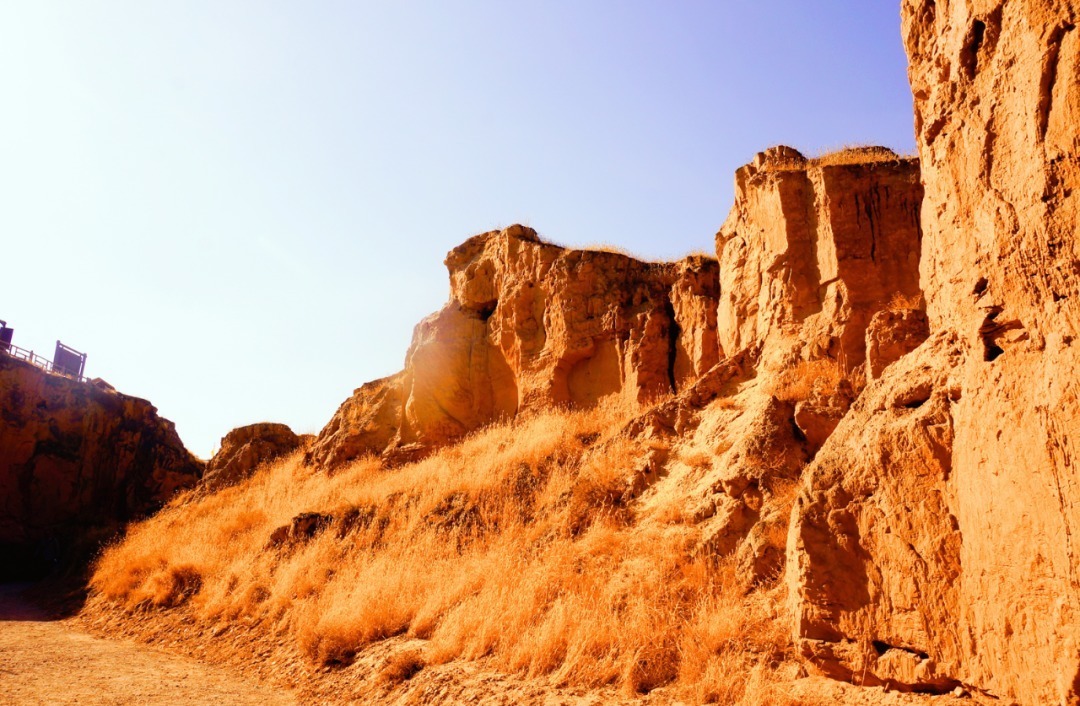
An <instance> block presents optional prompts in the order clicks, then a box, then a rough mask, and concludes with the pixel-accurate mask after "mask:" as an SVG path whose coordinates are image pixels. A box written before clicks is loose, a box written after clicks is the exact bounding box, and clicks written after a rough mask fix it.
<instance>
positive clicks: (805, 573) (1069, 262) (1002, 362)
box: [788, 0, 1080, 704]
mask: <svg viewBox="0 0 1080 706" xmlns="http://www.w3.org/2000/svg"><path fill="white" fill-rule="evenodd" d="M903 6H904V15H903V16H904V39H905V45H906V47H907V51H908V55H909V57H910V62H911V66H910V77H911V83H912V89H913V93H914V96H915V109H916V132H917V137H918V142H919V149H920V155H921V161H922V168H923V179H924V183H925V200H924V203H923V212H922V221H923V231H924V238H923V257H922V261H921V265H920V270H921V281H922V287H923V289H924V291H925V295H926V300H927V307H928V313H929V318H930V329H931V338H930V340H929V341H928V342H927V343H926V344H924V345H923V346H922V347H921V348H919V349H917V350H916V351H915V352H913V353H912V354H910V355H908V356H907V357H905V358H903V359H901V360H900V361H899V362H898V363H896V364H894V365H893V366H892V367H890V368H887V369H885V371H884V372H883V374H882V376H881V379H880V380H879V381H878V382H876V383H875V384H873V385H871V386H870V387H869V388H867V390H866V392H864V394H863V397H862V398H861V399H860V400H859V402H858V403H857V404H856V406H855V408H854V409H853V410H852V412H851V413H850V414H849V415H848V417H847V418H846V419H845V420H844V421H843V422H841V424H840V426H839V427H838V428H837V430H836V432H835V433H834V434H833V436H832V437H831V438H830V440H829V441H828V443H827V444H826V445H825V447H824V448H823V449H822V451H821V453H820V454H819V456H818V457H817V459H815V461H814V463H813V464H811V466H810V467H809V468H808V469H807V471H806V473H805V476H804V477H805V478H806V481H805V485H804V490H803V493H802V495H801V496H800V499H799V501H798V506H797V509H796V512H795V515H794V518H793V524H792V531H791V535H790V536H789V543H788V577H789V581H791V595H792V598H793V604H792V605H793V612H794V616H795V621H796V624H795V628H796V638H797V641H798V643H799V645H800V648H801V649H802V651H803V653H804V654H806V655H807V656H808V657H809V658H810V659H811V660H812V661H813V662H814V663H816V664H817V665H818V666H819V667H820V668H821V669H823V670H825V671H826V672H828V673H831V674H833V675H835V676H840V677H843V678H853V679H866V680H867V681H869V682H870V683H874V682H885V683H891V684H893V685H897V686H901V687H904V688H912V689H920V690H937V689H946V688H949V687H950V686H952V685H954V684H961V685H965V686H966V687H967V688H969V689H970V690H972V691H981V692H984V693H986V694H987V695H989V696H992V697H995V698H998V699H1002V700H1003V701H1004V702H1014V701H1015V702H1019V703H1025V704H1049V703H1077V702H1078V701H1080V579H1078V577H1080V555H1078V554H1077V551H1076V549H1075V548H1074V546H1073V545H1074V544H1075V542H1076V539H1075V537H1076V536H1077V530H1078V528H1080V472H1078V468H1080V441H1078V439H1080V436H1078V434H1077V430H1078V429H1080V375H1078V373H1080V352H1078V348H1077V343H1076V336H1077V332H1078V328H1080V238H1078V237H1077V231H1076V223H1077V217H1078V216H1080V213H1078V208H1077V203H1078V202H1077V198H1080V197H1078V196H1076V195H1075V190H1076V187H1077V186H1080V184H1078V181H1080V163H1078V159H1080V157H1078V154H1080V153H1078V150H1077V147H1078V146H1080V141H1078V139H1077V138H1078V135H1080V132H1078V125H1080V122H1078V121H1080V96H1078V91H1080V81H1078V79H1080V45H1078V43H1077V42H1078V35H1077V33H1076V30H1075V22H1076V19H1077V16H1078V12H1080V3H1077V2H1075V1H1074V0H1056V1H1053V2H1051V1H1050V0H1016V1H1014V2H1005V3H1002V2H980V1H976V0H949V1H945V0H938V2H932V1H931V0H906V1H905V2H904V4H903Z"/></svg>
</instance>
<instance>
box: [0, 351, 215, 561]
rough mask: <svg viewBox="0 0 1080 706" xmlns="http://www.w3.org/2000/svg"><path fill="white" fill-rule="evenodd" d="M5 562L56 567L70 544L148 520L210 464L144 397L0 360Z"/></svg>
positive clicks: (0, 511) (0, 522)
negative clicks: (200, 458) (188, 447)
mask: <svg viewBox="0 0 1080 706" xmlns="http://www.w3.org/2000/svg"><path fill="white" fill-rule="evenodd" d="M0 419H2V420H3V423H2V424H0V553H2V554H3V556H0V566H2V567H3V573H6V574H11V575H14V574H18V573H19V572H20V571H22V570H28V569H33V568H38V567H30V566H28V565H27V562H31V563H33V562H35V561H39V560H42V559H44V560H47V561H52V560H54V559H56V558H58V557H57V553H58V552H59V551H62V549H63V547H62V545H64V544H65V543H66V542H67V541H68V540H70V539H72V538H76V537H80V538H81V537H82V536H83V535H85V534H87V533H92V532H95V531H108V530H109V529H115V528H118V527H119V526H121V525H122V524H123V523H125V522H127V521H129V520H131V519H134V518H137V517H139V516H142V515H145V514H147V513H149V512H151V511H153V510H155V509H157V508H158V507H160V506H161V505H163V504H164V503H165V501H167V500H168V499H169V498H170V497H171V496H172V495H173V494H175V493H176V492H177V491H178V490H181V489H183V488H187V487H190V486H192V485H194V484H195V483H196V482H197V481H198V479H199V477H200V476H201V475H202V463H201V462H200V461H198V460H197V459H196V458H194V457H193V456H192V455H191V454H190V453H188V451H187V450H186V449H185V448H184V446H183V444H182V443H181V442H180V438H179V437H178V436H177V434H176V430H175V428H174V427H173V424H172V422H170V421H168V420H166V419H162V418H160V417H158V416H157V410H156V409H154V407H153V406H152V405H151V404H150V403H149V402H147V401H146V400H141V399H137V398H135V397H128V396H127V395H122V394H119V393H116V392H114V391H110V390H108V389H104V388H103V387H100V386H95V385H90V384H86V383H78V382H74V381H72V380H70V379H68V378H65V377H60V376H57V375H49V374H47V373H45V372H43V371H41V370H39V369H38V368H36V367H34V366H32V365H30V364H28V363H25V362H23V361H20V360H16V359H14V358H11V357H9V356H7V355H4V354H0Z"/></svg>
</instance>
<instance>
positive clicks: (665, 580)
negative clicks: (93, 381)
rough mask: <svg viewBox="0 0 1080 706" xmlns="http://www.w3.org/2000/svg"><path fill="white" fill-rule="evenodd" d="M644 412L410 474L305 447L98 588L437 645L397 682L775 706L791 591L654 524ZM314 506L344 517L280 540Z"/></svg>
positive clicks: (127, 554)
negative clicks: (466, 665)
mask: <svg viewBox="0 0 1080 706" xmlns="http://www.w3.org/2000/svg"><path fill="white" fill-rule="evenodd" d="M638 411H639V410H637V409H636V408H635V407H633V406H632V405H629V404H626V403H618V402H606V403H604V404H602V405H600V406H599V407H597V408H596V409H593V410H588V411H579V412H567V411H551V412H546V413H543V414H535V415H530V416H526V417H523V418H519V419H517V420H515V421H513V422H510V423H507V424H504V425H502V426H497V427H493V428H489V429H487V430H484V431H482V432H479V433H477V434H475V435H473V436H471V437H469V438H467V439H466V440H464V441H463V442H462V443H460V444H458V445H456V446H453V447H449V448H446V449H443V450H442V451H440V452H439V453H437V454H435V455H434V456H432V457H430V458H428V459H426V460H424V461H421V462H418V463H415V464H412V465H409V466H406V467H403V468H401V469H397V470H394V471H387V470H384V469H383V468H382V467H380V465H379V464H378V462H377V461H375V460H370V459H369V460H364V461H360V462H358V463H356V464H354V465H352V466H350V467H348V468H346V469H343V470H341V471H338V472H336V473H335V474H334V475H332V476H327V475H325V474H323V473H320V472H318V471H314V470H312V469H308V468H306V467H304V466H302V465H301V464H300V462H299V457H298V456H295V457H293V458H290V459H288V460H285V461H282V462H279V463H277V464H275V465H272V466H271V467H269V468H267V469H265V470H264V471H262V472H260V473H259V474H258V475H257V476H255V477H254V478H252V479H250V480H248V481H245V482H243V483H241V484H239V485H237V486H234V487H230V488H226V489H224V490H222V491H221V492H219V493H216V494H213V495H209V496H201V497H199V496H196V495H187V496H185V497H183V498H181V499H179V500H178V501H176V502H174V503H172V504H171V505H170V506H169V507H168V508H166V509H165V510H164V511H162V512H161V513H160V514H158V515H157V516H155V517H153V518H151V519H150V520H148V521H146V522H144V523H142V524H140V525H137V526H135V527H134V528H133V529H132V530H131V531H130V533H129V534H128V536H127V537H126V538H125V539H124V540H123V541H122V542H120V543H118V544H116V545H114V546H112V547H110V548H108V550H107V551H105V552H104V554H103V555H102V557H101V558H100V560H99V561H98V563H97V565H96V567H95V571H94V574H93V578H92V582H91V586H92V589H93V591H94V592H95V593H96V594H97V595H98V596H99V597H101V598H104V599H107V600H109V601H112V602H115V603H118V604H120V605H122V606H124V607H126V608H127V609H129V610H151V609H160V608H168V607H172V606H177V605H180V604H186V609H187V610H189V611H191V612H192V613H193V614H194V615H195V616H196V617H197V618H199V619H201V620H204V621H207V622H214V621H229V620H240V619H243V620H246V621H259V622H260V623H262V624H265V625H268V626H270V629H272V630H274V631H275V632H278V633H281V634H287V635H290V636H291V638H292V639H293V640H295V642H296V644H297V645H299V646H300V647H301V648H302V650H303V651H304V652H305V653H306V654H307V655H308V656H309V657H310V658H311V659H312V660H314V661H316V662H319V663H323V664H327V665H333V664H345V663H348V662H350V661H351V660H352V659H353V657H354V656H355V655H356V654H357V653H358V652H360V651H361V650H363V649H364V648H365V646H367V645H369V644H371V643H373V642H376V641H379V640H382V639H385V638H388V637H390V636H395V635H408V636H410V637H412V638H417V639H422V640H426V641H427V642H426V644H425V647H424V649H423V656H422V658H421V656H420V655H419V654H416V655H414V656H415V659H413V658H411V657H410V658H402V661H401V663H400V664H399V663H395V664H392V665H388V666H387V667H386V670H385V674H384V677H385V679H386V680H387V681H389V682H394V681H401V680H404V679H407V678H409V677H411V676H412V675H413V674H415V673H416V671H418V670H419V669H421V668H422V667H423V666H424V665H425V664H441V663H446V662H449V661H454V660H475V659H481V658H486V659H487V660H488V663H489V664H490V665H491V666H492V667H493V668H496V669H501V670H503V671H505V672H507V673H513V674H518V675H522V676H525V677H534V678H543V679H546V680H548V682H549V683H551V684H555V685H574V686H583V687H599V686H606V685H617V686H619V687H621V688H622V689H624V690H626V691H627V692H631V693H632V692H644V691H648V690H651V689H653V688H655V687H657V686H660V685H664V684H673V685H674V689H675V690H676V691H677V692H678V693H681V694H685V695H686V697H687V698H691V699H692V700H695V701H698V702H703V701H707V700H719V701H721V702H723V703H739V702H742V701H745V702H746V703H752V702H757V701H759V700H760V699H761V698H763V697H762V696H761V695H762V694H763V693H765V692H764V691H763V689H766V686H767V683H768V681H769V679H770V677H769V674H771V673H772V672H771V671H770V669H769V665H771V664H775V663H777V662H782V661H784V660H785V659H787V658H788V657H789V656H790V644H789V638H788V635H787V629H786V621H785V620H783V619H782V618H781V617H780V616H779V614H778V611H779V608H778V606H780V605H781V604H782V598H783V597H782V595H781V594H780V593H779V592H780V591H782V590H783V589H782V588H779V587H773V588H768V589H762V590H756V591H750V592H747V587H746V586H745V585H743V584H742V583H741V582H740V580H739V578H738V577H737V576H736V575H735V571H734V569H733V567H732V565H731V564H730V563H726V561H727V560H719V561H718V560H716V559H709V558H707V557H706V558H696V557H694V556H693V555H692V552H691V549H692V547H693V546H695V544H696V543H697V541H698V539H699V538H698V536H697V530H696V528H695V527H693V526H692V525H689V524H687V525H681V524H680V525H662V524H661V525H657V524H656V523H641V524H638V523H636V518H635V510H634V507H633V502H632V501H630V500H628V498H629V497H630V496H629V495H628V493H627V489H628V485H629V484H630V483H631V479H632V478H633V475H634V473H635V472H636V469H637V465H636V459H638V458H639V457H640V453H641V452H643V451H644V450H645V449H644V446H641V445H639V444H638V443H637V442H634V441H633V440H631V439H628V438H625V437H621V436H617V435H613V434H612V432H611V431H610V430H616V429H620V428H622V427H623V426H624V425H625V423H626V422H627V421H628V420H629V419H630V418H631V417H632V415H634V414H636V413H637V412H638ZM597 435H599V438H596V437H597ZM594 438H595V441H593V439H594ZM305 512H318V513H322V514H325V515H332V516H333V518H334V519H333V520H332V521H331V522H330V523H329V524H328V525H327V526H326V527H325V529H323V530H322V531H321V532H318V533H316V534H314V536H312V537H310V538H307V539H303V538H302V539H300V540H296V541H293V542H292V543H285V544H282V545H280V546H276V547H275V546H272V545H271V544H270V542H269V537H270V535H271V534H272V533H273V532H274V530H275V529H277V528H279V527H281V526H284V525H287V524H289V523H290V521H291V520H292V518H293V517H295V516H297V515H299V514H301V513H305Z"/></svg>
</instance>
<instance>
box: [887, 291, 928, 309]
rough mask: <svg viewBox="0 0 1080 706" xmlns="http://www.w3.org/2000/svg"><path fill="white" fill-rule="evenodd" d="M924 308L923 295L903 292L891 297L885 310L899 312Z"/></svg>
mask: <svg viewBox="0 0 1080 706" xmlns="http://www.w3.org/2000/svg"><path fill="white" fill-rule="evenodd" d="M923 307H924V300H923V295H922V293H921V292H919V293H918V294H904V293H903V292H897V293H895V294H893V295H892V298H891V299H890V300H889V303H888V305H887V306H886V308H887V309H889V310H890V311H901V310H904V309H922V308H923Z"/></svg>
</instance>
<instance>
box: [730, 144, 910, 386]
mask: <svg viewBox="0 0 1080 706" xmlns="http://www.w3.org/2000/svg"><path fill="white" fill-rule="evenodd" d="M921 201H922V186H921V185H920V183H919V164H918V161H917V160H913V159H900V158H899V157H897V156H896V155H895V154H893V153H892V152H889V151H888V150H884V149H882V148H872V149H863V150H858V149H856V150H848V151H845V152H841V153H837V154H834V155H831V156H829V157H827V158H822V159H820V160H807V159H806V158H804V157H803V156H802V155H801V154H799V153H798V152H797V151H795V150H793V149H791V148H790V147H775V148H772V149H770V150H768V151H766V152H764V153H761V154H759V155H758V156H757V157H756V159H755V160H754V162H753V163H751V164H748V165H746V166H744V167H742V168H741V169H739V170H738V172H736V175H735V206H734V208H733V209H732V211H731V215H730V216H728V219H727V221H726V222H725V223H724V226H723V227H722V228H721V230H720V232H719V233H718V234H717V237H716V250H717V254H718V256H719V260H720V281H721V284H720V290H721V296H720V308H719V314H718V335H719V339H720V347H721V349H722V350H724V351H737V350H740V349H742V348H745V347H752V346H764V347H765V348H766V354H767V355H768V356H779V359H776V360H766V364H767V365H769V366H773V367H783V366H784V365H786V364H787V363H788V361H787V360H784V359H783V356H785V355H786V354H787V353H788V352H790V349H791V345H790V342H792V341H798V342H800V343H801V348H802V349H803V350H802V353H803V356H802V357H804V358H807V359H810V358H820V357H825V356H827V357H831V358H834V359H838V358H839V359H843V360H844V361H845V362H846V365H847V366H848V367H854V366H857V365H859V364H861V363H862V362H863V359H864V358H865V343H864V335H865V331H866V327H867V324H868V323H869V321H870V318H871V317H872V316H873V314H874V313H875V312H877V311H879V310H881V309H882V308H885V307H886V306H887V305H888V302H889V301H890V300H891V299H892V298H893V297H894V296H895V295H897V294H899V295H903V296H906V297H917V295H918V294H919V291H920V290H919V271H918V267H919V251H920V244H921V239H922V233H921V230H920V226H919V206H920V203H921Z"/></svg>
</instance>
